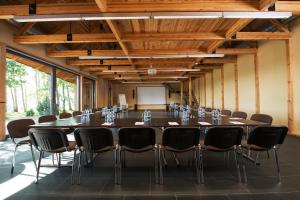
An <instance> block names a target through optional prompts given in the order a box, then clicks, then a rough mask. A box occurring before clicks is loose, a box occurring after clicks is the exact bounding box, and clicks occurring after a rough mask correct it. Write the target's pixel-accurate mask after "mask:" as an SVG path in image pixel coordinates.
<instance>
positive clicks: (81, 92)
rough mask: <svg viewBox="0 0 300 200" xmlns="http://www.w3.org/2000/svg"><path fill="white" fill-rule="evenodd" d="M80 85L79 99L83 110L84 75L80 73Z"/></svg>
mask: <svg viewBox="0 0 300 200" xmlns="http://www.w3.org/2000/svg"><path fill="white" fill-rule="evenodd" d="M79 79H80V86H79V88H80V101H79V103H80V104H79V108H80V109H81V110H84V105H83V76H82V75H80V78H79Z"/></svg>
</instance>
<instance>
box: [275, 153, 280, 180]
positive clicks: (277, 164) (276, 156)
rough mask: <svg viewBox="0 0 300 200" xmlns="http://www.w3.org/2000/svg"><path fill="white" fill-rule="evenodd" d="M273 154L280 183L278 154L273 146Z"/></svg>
mask: <svg viewBox="0 0 300 200" xmlns="http://www.w3.org/2000/svg"><path fill="white" fill-rule="evenodd" d="M274 154H275V160H276V166H277V174H278V181H279V183H281V175H280V168H279V161H278V154H277V149H276V148H274Z"/></svg>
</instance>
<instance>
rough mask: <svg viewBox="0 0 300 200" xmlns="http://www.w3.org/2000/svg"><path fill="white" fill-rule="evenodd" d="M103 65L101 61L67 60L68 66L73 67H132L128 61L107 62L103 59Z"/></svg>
mask: <svg viewBox="0 0 300 200" xmlns="http://www.w3.org/2000/svg"><path fill="white" fill-rule="evenodd" d="M102 61H103V64H101V62H100V60H67V65H71V66H81V65H86V66H88V65H93V66H97V65H103V66H108V65H130V63H129V61H128V60H107V59H103V60H102Z"/></svg>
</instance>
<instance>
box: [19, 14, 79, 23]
mask: <svg viewBox="0 0 300 200" xmlns="http://www.w3.org/2000/svg"><path fill="white" fill-rule="evenodd" d="M14 20H15V21H17V22H57V21H79V20H81V16H80V15H78V14H69V15H28V16H27V15H26V16H15V17H14Z"/></svg>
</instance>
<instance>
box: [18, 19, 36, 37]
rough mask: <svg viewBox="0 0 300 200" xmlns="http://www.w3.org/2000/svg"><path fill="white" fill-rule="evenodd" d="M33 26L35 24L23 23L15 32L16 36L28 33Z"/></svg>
mask: <svg viewBox="0 0 300 200" xmlns="http://www.w3.org/2000/svg"><path fill="white" fill-rule="evenodd" d="M34 25H35V22H28V23H25V24H24V25H23V26H22V27H21V28H20V29H19V30H18V32H17V34H16V35H18V36H20V35H24V34H25V33H26V32H27V31H29V30H30V29H31V28H32V27H33V26H34Z"/></svg>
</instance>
